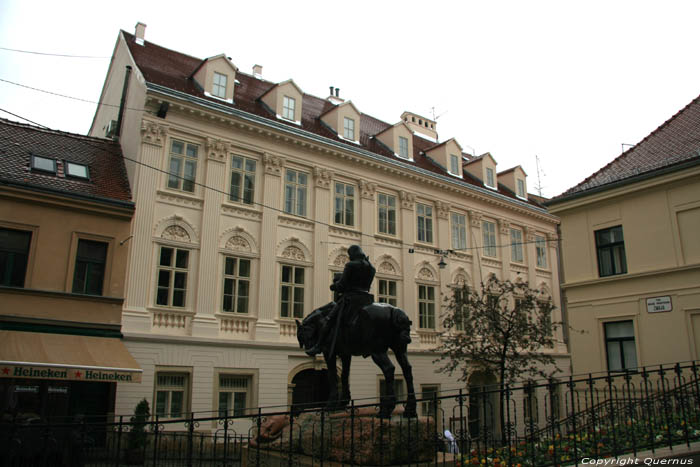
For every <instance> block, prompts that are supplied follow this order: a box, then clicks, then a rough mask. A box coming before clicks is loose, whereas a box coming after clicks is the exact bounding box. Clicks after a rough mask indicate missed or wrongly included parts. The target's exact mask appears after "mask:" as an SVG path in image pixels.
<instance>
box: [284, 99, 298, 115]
mask: <svg viewBox="0 0 700 467" xmlns="http://www.w3.org/2000/svg"><path fill="white" fill-rule="evenodd" d="M295 107H296V100H295V99H294V98H293V97H289V96H284V97H283V98H282V118H286V119H287V120H292V121H294V108H295Z"/></svg>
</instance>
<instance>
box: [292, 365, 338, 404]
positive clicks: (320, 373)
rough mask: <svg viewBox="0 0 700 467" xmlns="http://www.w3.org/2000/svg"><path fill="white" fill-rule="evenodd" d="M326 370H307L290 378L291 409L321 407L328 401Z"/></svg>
mask: <svg viewBox="0 0 700 467" xmlns="http://www.w3.org/2000/svg"><path fill="white" fill-rule="evenodd" d="M327 374H328V370H326V369H325V368H324V369H318V370H317V369H314V368H308V369H306V370H302V371H300V372H299V373H297V374H296V375H294V377H293V378H292V407H297V408H314V407H323V406H324V405H325V404H326V401H327V400H328V393H329V390H328V376H327Z"/></svg>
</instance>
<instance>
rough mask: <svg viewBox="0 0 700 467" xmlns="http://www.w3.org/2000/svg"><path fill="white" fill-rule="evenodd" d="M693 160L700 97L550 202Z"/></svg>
mask: <svg viewBox="0 0 700 467" xmlns="http://www.w3.org/2000/svg"><path fill="white" fill-rule="evenodd" d="M693 160H699V161H700V96H698V97H696V98H695V99H694V100H693V101H692V102H691V103H690V104H688V105H687V106H685V107H684V108H683V109H681V110H680V111H678V113H676V114H675V115H674V116H673V117H671V118H670V119H668V120H667V121H666V122H664V123H663V124H662V125H661V126H660V127H658V128H657V129H656V130H654V131H652V132H651V133H650V134H649V135H648V136H647V137H646V138H644V139H643V140H642V141H640V142H639V143H637V145H635V146H633V147H632V148H630V149H628V150H627V151H625V152H624V153H622V155H620V156H619V157H617V158H616V159H615V160H613V161H612V162H610V163H609V164H608V165H606V166H605V167H603V168H602V169H600V170H599V171H597V172H596V173H594V174H593V175H591V176H590V177H588V178H587V179H585V180H584V181H582V182H581V183H579V184H578V185H576V186H574V187H573V188H569V189H568V190H566V191H565V192H564V193H562V194H561V195H559V196H557V197H555V198H553V199H552V200H551V202H556V201H557V200H560V199H563V198H568V197H569V196H572V195H578V194H583V193H585V192H586V191H589V190H593V189H596V190H597V189H605V187H606V185H610V184H612V183H616V182H621V181H624V180H626V179H629V178H633V177H636V176H639V175H644V174H653V172H654V171H657V170H660V169H666V168H672V167H673V166H675V165H679V164H683V163H685V162H690V161H693Z"/></svg>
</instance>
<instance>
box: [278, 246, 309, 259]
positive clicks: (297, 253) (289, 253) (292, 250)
mask: <svg viewBox="0 0 700 467" xmlns="http://www.w3.org/2000/svg"><path fill="white" fill-rule="evenodd" d="M282 258H288V259H294V260H297V261H306V257H305V256H304V252H303V251H301V248H299V247H296V246H291V245H290V246H288V247H287V248H285V249H284V251H283V252H282Z"/></svg>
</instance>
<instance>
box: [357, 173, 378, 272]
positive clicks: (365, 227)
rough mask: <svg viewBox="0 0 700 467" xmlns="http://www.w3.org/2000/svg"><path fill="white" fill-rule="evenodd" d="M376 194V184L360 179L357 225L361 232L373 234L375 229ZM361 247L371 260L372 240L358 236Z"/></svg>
mask: <svg viewBox="0 0 700 467" xmlns="http://www.w3.org/2000/svg"><path fill="white" fill-rule="evenodd" d="M376 194H377V184H376V183H371V182H366V181H364V180H360V213H359V214H360V216H359V217H360V218H359V221H360V224H359V225H358V227H359V228H360V231H361V232H364V233H366V234H374V233H375V232H376V231H377V226H376V222H377V218H376V216H375V212H376V211H375V208H374V203H375V197H376ZM360 243H361V244H362V249H363V250H364V252H365V254H366V255H367V256H369V257H370V258H371V259H372V260H375V261H376V258H375V257H374V242H366V239H365V238H360Z"/></svg>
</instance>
